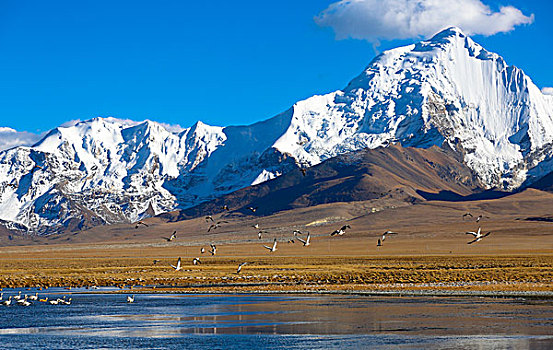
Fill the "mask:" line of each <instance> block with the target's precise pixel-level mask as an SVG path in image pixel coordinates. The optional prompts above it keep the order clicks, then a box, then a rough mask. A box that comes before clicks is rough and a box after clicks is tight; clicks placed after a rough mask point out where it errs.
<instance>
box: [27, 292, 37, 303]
mask: <svg viewBox="0 0 553 350" xmlns="http://www.w3.org/2000/svg"><path fill="white" fill-rule="evenodd" d="M29 300H35V301H36V300H38V293H35V295H31V296H29Z"/></svg>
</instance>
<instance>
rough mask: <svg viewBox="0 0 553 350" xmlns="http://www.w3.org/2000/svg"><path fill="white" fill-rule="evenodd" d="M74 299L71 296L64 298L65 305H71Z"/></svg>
mask: <svg viewBox="0 0 553 350" xmlns="http://www.w3.org/2000/svg"><path fill="white" fill-rule="evenodd" d="M72 299H73V298H69V300H65V299H64V300H63V303H64V304H65V305H71V300H72Z"/></svg>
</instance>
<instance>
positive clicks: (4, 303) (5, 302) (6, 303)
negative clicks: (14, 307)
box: [2, 296, 12, 306]
mask: <svg viewBox="0 0 553 350" xmlns="http://www.w3.org/2000/svg"><path fill="white" fill-rule="evenodd" d="M11 303H12V297H11V296H10V297H9V298H8V300H4V301H2V305H5V306H10V304H11Z"/></svg>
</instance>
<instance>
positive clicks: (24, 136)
mask: <svg viewBox="0 0 553 350" xmlns="http://www.w3.org/2000/svg"><path fill="white" fill-rule="evenodd" d="M42 136H44V134H33V133H31V132H26V131H22V132H18V131H16V130H14V129H12V128H7V127H0V151H3V150H6V149H10V148H13V147H17V146H31V145H33V144H34V143H36V142H37V141H38V140H40V138H41V137H42Z"/></svg>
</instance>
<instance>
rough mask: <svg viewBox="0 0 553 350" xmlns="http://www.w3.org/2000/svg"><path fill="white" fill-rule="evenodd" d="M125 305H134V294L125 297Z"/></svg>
mask: <svg viewBox="0 0 553 350" xmlns="http://www.w3.org/2000/svg"><path fill="white" fill-rule="evenodd" d="M127 303H134V294H133V295H127Z"/></svg>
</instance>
